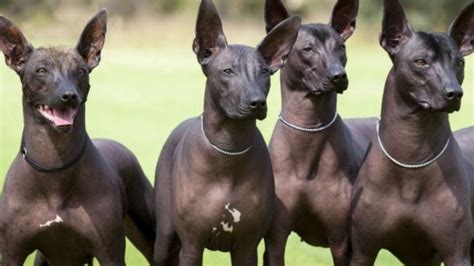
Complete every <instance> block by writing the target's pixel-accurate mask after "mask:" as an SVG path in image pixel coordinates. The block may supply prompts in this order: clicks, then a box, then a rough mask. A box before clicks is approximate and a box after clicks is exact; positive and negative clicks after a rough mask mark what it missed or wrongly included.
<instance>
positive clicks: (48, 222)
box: [40, 214, 64, 228]
mask: <svg viewBox="0 0 474 266" xmlns="http://www.w3.org/2000/svg"><path fill="white" fill-rule="evenodd" d="M62 222H64V221H63V219H62V218H61V217H60V216H59V215H57V214H56V218H55V219H54V220H51V221H47V222H46V223H44V224H40V228H41V227H48V226H51V225H52V224H55V223H57V224H60V223H62Z"/></svg>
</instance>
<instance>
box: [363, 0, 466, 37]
mask: <svg viewBox="0 0 474 266" xmlns="http://www.w3.org/2000/svg"><path fill="white" fill-rule="evenodd" d="M470 1H471V0H436V1H433V0H417V1H411V0H400V2H401V3H402V5H403V6H404V7H405V10H406V12H407V16H408V20H409V21H410V23H411V24H412V25H413V26H414V27H415V30H437V31H446V30H447V28H448V26H449V24H450V23H451V22H452V21H453V20H454V18H455V17H456V16H457V15H458V14H459V13H460V11H461V10H462V9H463V8H464V7H465V6H467V4H468V3H469V2H470ZM471 2H472V1H471ZM361 5H362V6H361V9H360V11H361V12H360V13H359V16H361V17H362V19H363V20H364V21H365V22H368V23H379V22H380V19H381V16H382V11H381V10H382V8H383V1H381V0H363V1H361Z"/></svg>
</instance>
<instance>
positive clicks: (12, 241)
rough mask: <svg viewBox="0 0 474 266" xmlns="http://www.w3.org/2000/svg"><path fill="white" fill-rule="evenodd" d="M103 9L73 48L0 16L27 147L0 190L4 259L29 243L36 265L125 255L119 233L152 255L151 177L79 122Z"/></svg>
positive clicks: (13, 260)
mask: <svg viewBox="0 0 474 266" xmlns="http://www.w3.org/2000/svg"><path fill="white" fill-rule="evenodd" d="M106 18H107V13H106V11H101V12H99V13H98V14H97V15H96V16H95V17H94V18H93V19H92V20H91V21H90V22H89V23H88V24H87V26H86V27H85V29H84V31H83V33H82V35H81V38H80V40H79V43H78V46H77V47H76V48H61V47H50V48H37V49H35V48H33V46H31V45H30V44H29V43H28V41H27V40H26V38H25V37H24V36H23V34H22V33H21V32H20V30H19V29H18V28H17V27H16V26H14V25H13V24H12V23H11V22H10V21H8V20H7V19H6V18H4V17H1V16H0V49H1V50H2V52H3V53H4V55H5V60H6V63H7V65H8V66H9V67H10V68H12V69H13V70H14V71H16V72H17V73H18V75H19V76H20V79H21V83H22V88H23V116H24V130H23V143H22V146H23V148H24V149H25V150H26V157H25V158H24V157H23V156H22V154H21V153H19V154H18V155H17V156H16V158H15V160H14V161H13V163H12V165H11V167H10V169H9V171H8V173H7V176H6V179H5V185H4V188H3V194H2V198H1V199H0V243H2V244H3V247H2V249H3V250H2V255H3V263H5V265H23V263H24V261H25V259H26V257H27V256H28V255H29V254H30V253H32V252H34V251H35V250H38V251H40V252H41V253H39V255H38V256H37V258H36V261H35V265H83V264H85V263H88V264H90V263H92V259H93V258H94V257H95V258H97V260H98V261H99V263H100V264H101V265H125V262H124V255H125V254H124V252H125V234H127V236H129V237H130V239H131V240H132V242H133V243H134V244H135V245H136V246H137V247H138V248H139V250H140V251H141V252H142V253H143V254H144V255H145V256H146V257H147V259H148V260H149V261H150V262H151V259H152V253H153V249H152V248H153V241H154V213H153V207H152V203H153V202H152V186H151V184H150V182H149V181H148V179H147V178H146V177H145V175H144V174H143V171H142V169H141V167H140V165H139V163H138V161H137V159H136V158H135V156H134V155H133V154H132V153H131V152H130V151H129V150H128V149H127V148H125V147H124V146H122V145H121V144H119V143H117V142H115V141H112V140H106V139H97V140H91V139H90V138H89V137H88V134H87V132H86V129H85V102H86V99H87V95H88V93H89V89H90V84H89V73H90V72H91V71H92V69H93V68H94V67H96V66H97V65H98V63H99V61H100V52H101V49H102V47H103V44H104V38H105V31H106ZM27 159H28V160H29V162H30V163H28V162H27ZM69 162H71V164H70V165H69V166H67V167H65V169H58V168H59V167H60V166H63V165H68V164H69ZM38 167H39V169H37V168H38ZM55 168H56V170H53V169H55Z"/></svg>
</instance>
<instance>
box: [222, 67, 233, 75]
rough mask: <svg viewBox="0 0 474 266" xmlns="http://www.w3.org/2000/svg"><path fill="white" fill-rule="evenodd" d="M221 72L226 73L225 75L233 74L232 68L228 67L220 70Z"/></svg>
mask: <svg viewBox="0 0 474 266" xmlns="http://www.w3.org/2000/svg"><path fill="white" fill-rule="evenodd" d="M222 72H224V74H227V75H232V74H234V70H232V69H230V68H226V69H224V70H222Z"/></svg>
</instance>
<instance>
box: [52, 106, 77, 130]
mask: <svg viewBox="0 0 474 266" xmlns="http://www.w3.org/2000/svg"><path fill="white" fill-rule="evenodd" d="M74 113H75V111H74V109H71V108H67V109H63V110H57V109H53V122H54V124H55V125H56V126H70V125H72V123H73V122H74Z"/></svg>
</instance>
